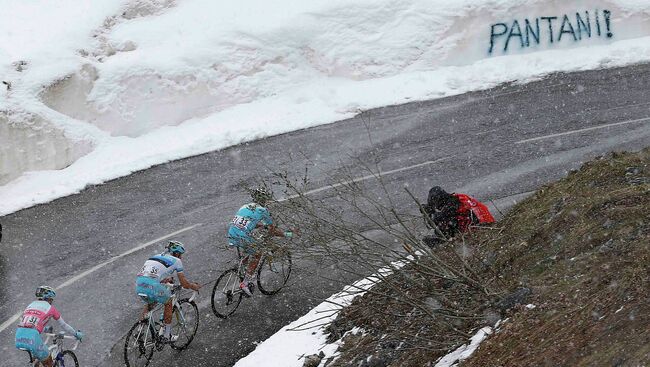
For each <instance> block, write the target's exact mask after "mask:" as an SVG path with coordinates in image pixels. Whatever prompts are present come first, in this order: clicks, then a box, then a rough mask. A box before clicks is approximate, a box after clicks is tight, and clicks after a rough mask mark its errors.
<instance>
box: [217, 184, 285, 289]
mask: <svg viewBox="0 0 650 367" xmlns="http://www.w3.org/2000/svg"><path fill="white" fill-rule="evenodd" d="M251 197H252V198H253V202H252V203H250V204H246V205H244V206H242V207H241V208H239V210H238V211H237V214H235V217H234V218H233V219H232V221H231V223H230V227H229V228H228V241H229V245H230V246H233V247H238V248H239V249H240V250H241V251H243V252H244V253H245V254H248V255H250V257H251V259H250V260H249V262H248V266H247V268H246V275H245V276H244V281H243V282H241V284H240V285H239V288H240V289H241V290H242V291H243V292H244V294H245V295H246V296H248V297H250V296H251V295H252V292H251V287H252V285H253V279H254V277H255V269H256V268H257V263H258V262H259V260H260V257H261V256H262V253H260V252H259V251H257V249H256V245H257V244H256V240H255V238H253V236H251V233H252V232H253V231H254V230H255V229H257V228H264V229H266V230H267V231H268V233H269V234H270V235H272V236H278V237H285V238H291V237H293V232H291V231H282V230H280V229H279V228H277V227H276V226H275V225H274V224H273V219H272V218H271V213H270V212H269V210H268V209H267V208H266V204H267V203H268V202H269V201H270V200H271V199H272V198H273V194H272V193H271V192H270V191H269V190H267V189H266V188H263V187H262V188H256V189H253V190H251Z"/></svg>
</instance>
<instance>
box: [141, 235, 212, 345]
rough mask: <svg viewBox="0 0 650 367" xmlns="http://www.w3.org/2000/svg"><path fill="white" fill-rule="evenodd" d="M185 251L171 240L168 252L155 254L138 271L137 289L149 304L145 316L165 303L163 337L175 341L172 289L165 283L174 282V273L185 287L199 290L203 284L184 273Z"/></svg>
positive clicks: (179, 244) (176, 242) (181, 245)
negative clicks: (188, 277) (171, 299)
mask: <svg viewBox="0 0 650 367" xmlns="http://www.w3.org/2000/svg"><path fill="white" fill-rule="evenodd" d="M184 253H185V246H183V244H182V243H180V242H178V241H170V242H169V244H168V245H167V253H163V254H160V255H155V256H152V257H150V258H149V259H148V260H147V261H145V263H144V266H143V267H142V270H140V272H139V273H138V278H137V280H136V288H135V291H136V293H137V294H138V296H140V297H141V298H142V300H143V301H145V302H146V303H147V304H146V305H145V307H144V312H143V317H144V315H146V314H147V312H149V311H151V309H153V306H155V305H156V304H157V303H164V304H165V311H164V314H163V319H164V322H165V328H164V334H163V337H164V338H166V339H167V340H168V341H170V342H173V341H175V340H176V339H177V338H178V336H176V335H171V330H172V311H173V310H172V307H173V306H172V303H171V302H170V301H169V298H170V297H171V291H170V290H169V288H167V287H166V286H164V285H163V283H173V282H174V279H173V275H174V273H176V274H177V275H178V280H179V281H180V283H181V286H182V287H183V288H187V289H193V290H195V291H198V290H199V288H201V286H200V285H199V284H197V283H192V282H190V281H189V280H187V278H185V275H184V274H183V262H182V261H181V257H182V256H183V254H184Z"/></svg>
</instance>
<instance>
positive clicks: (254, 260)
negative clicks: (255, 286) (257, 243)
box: [246, 251, 262, 281]
mask: <svg viewBox="0 0 650 367" xmlns="http://www.w3.org/2000/svg"><path fill="white" fill-rule="evenodd" d="M250 256H251V259H250V261H249V263H248V267H247V268H246V276H247V277H248V280H249V281H250V280H252V279H253V278H254V277H255V270H257V264H259V263H260V258H262V253H261V252H259V251H256V252H254V253H252V254H251V255H250Z"/></svg>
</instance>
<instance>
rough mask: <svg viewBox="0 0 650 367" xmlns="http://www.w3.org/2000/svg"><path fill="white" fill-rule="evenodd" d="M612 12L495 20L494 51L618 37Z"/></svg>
mask: <svg viewBox="0 0 650 367" xmlns="http://www.w3.org/2000/svg"><path fill="white" fill-rule="evenodd" d="M611 16H612V12H611V11H609V10H602V11H601V10H595V11H591V12H590V11H584V12H576V13H574V14H564V15H563V16H550V17H549V16H545V17H537V18H533V19H528V18H526V19H515V20H514V21H513V22H512V23H495V24H492V26H491V30H490V50H489V53H490V54H492V53H493V52H496V51H503V52H504V53H505V52H508V48H509V47H518V48H522V49H523V48H527V47H532V46H535V45H540V44H546V45H551V44H554V43H559V42H562V41H567V40H569V41H571V42H579V41H582V40H584V39H587V38H592V37H607V38H612V37H614V33H612V24H611Z"/></svg>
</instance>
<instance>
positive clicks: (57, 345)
mask: <svg viewBox="0 0 650 367" xmlns="http://www.w3.org/2000/svg"><path fill="white" fill-rule="evenodd" d="M50 328H51V327H50ZM43 335H45V336H46V338H45V341H44V342H43V344H45V345H47V344H49V343H50V340H51V339H54V344H52V345H50V346H48V347H47V349H48V350H49V352H50V356H52V360H53V361H56V360H57V359H59V358H60V357H61V354H62V353H63V351H64V350H65V349H64V344H63V340H64V339H75V340H76V342H75V343H74V345H73V346H72V348H70V349H67V350H77V347H78V346H79V343H80V342H81V341H80V340H77V338H75V337H74V336H71V335H65V333H64V332H63V331H61V332H59V333H56V334H55V333H47V332H46V333H43ZM22 350H24V351H25V352H27V354H29V363H30V364H33V363H34V362H35V361H36V359H35V358H34V356H32V352H30V351H28V350H25V349H22ZM38 365H41V366H42V365H43V363H41V361H40V360H39V361H38Z"/></svg>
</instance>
